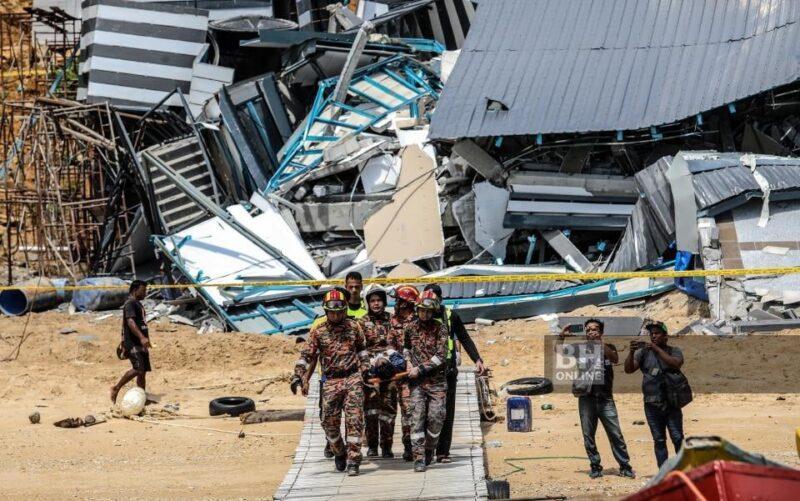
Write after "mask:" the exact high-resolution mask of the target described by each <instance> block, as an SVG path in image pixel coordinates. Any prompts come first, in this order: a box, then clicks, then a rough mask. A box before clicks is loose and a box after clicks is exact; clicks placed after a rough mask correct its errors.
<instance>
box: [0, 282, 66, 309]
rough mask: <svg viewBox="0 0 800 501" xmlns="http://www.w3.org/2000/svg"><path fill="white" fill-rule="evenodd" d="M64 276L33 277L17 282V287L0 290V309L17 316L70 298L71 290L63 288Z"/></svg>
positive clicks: (64, 285) (49, 307)
mask: <svg viewBox="0 0 800 501" xmlns="http://www.w3.org/2000/svg"><path fill="white" fill-rule="evenodd" d="M68 283H69V280H68V279H66V278H53V279H49V278H44V277H40V278H34V279H32V280H26V281H24V282H21V283H19V284H17V287H19V288H18V289H6V290H4V291H2V292H0V311H2V312H3V314H5V315H9V316H12V317H13V316H19V315H24V314H26V313H28V312H29V311H46V310H50V309H53V308H55V307H56V306H58V305H59V304H61V303H63V302H65V301H69V300H70V299H72V291H66V290H64V288H65V287H66V286H67V285H68ZM34 287H35V289H34Z"/></svg>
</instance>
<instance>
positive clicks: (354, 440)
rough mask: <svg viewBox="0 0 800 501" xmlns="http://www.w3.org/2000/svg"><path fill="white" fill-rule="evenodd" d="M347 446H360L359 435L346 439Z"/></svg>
mask: <svg viewBox="0 0 800 501" xmlns="http://www.w3.org/2000/svg"><path fill="white" fill-rule="evenodd" d="M347 443H348V444H360V443H361V435H359V436H357V437H347Z"/></svg>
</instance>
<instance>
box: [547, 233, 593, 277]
mask: <svg viewBox="0 0 800 501" xmlns="http://www.w3.org/2000/svg"><path fill="white" fill-rule="evenodd" d="M542 236H543V237H544V239H545V240H547V243H548V244H550V247H552V248H553V250H555V251H556V252H557V253H558V255H559V256H561V257H562V258H563V259H564V261H565V262H566V263H567V264H568V265H569V267H570V268H572V269H573V270H575V271H577V272H579V273H587V272H589V271H591V270H593V269H594V265H593V264H592V263H591V261H589V260H588V259H586V256H584V255H583V253H582V252H581V251H580V250H579V249H578V248H577V247H575V245H574V244H573V243H572V242H571V241H570V240H569V238H567V236H566V235H564V233H563V232H562V231H560V230H546V231H543V232H542Z"/></svg>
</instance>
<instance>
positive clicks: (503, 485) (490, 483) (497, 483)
mask: <svg viewBox="0 0 800 501" xmlns="http://www.w3.org/2000/svg"><path fill="white" fill-rule="evenodd" d="M486 491H487V493H488V494H489V499H511V486H510V485H508V480H487V481H486Z"/></svg>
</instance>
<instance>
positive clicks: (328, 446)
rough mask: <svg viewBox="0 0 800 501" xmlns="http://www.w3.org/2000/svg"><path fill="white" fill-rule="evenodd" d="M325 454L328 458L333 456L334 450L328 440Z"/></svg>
mask: <svg viewBox="0 0 800 501" xmlns="http://www.w3.org/2000/svg"><path fill="white" fill-rule="evenodd" d="M323 454H325V457H326V458H328V459H330V458H332V457H333V451H332V450H331V443H330V442H328V441H326V442H325V450H324V451H323Z"/></svg>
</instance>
